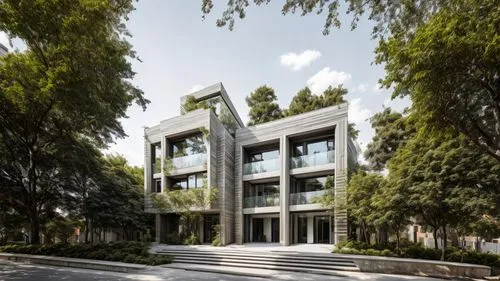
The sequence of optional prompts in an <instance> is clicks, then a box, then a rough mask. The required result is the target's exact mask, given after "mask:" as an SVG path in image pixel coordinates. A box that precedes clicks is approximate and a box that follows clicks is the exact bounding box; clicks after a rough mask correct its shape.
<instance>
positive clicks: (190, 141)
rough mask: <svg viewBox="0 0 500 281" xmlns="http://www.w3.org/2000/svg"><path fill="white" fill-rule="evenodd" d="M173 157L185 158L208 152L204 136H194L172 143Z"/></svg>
mask: <svg viewBox="0 0 500 281" xmlns="http://www.w3.org/2000/svg"><path fill="white" fill-rule="evenodd" d="M170 143H171V145H170V146H171V147H170V151H171V155H170V156H171V157H172V158H177V157H183V156H188V155H195V154H203V153H206V152H207V147H206V144H205V140H204V138H203V135H201V134H198V135H194V136H191V137H188V138H185V139H182V140H179V141H171V142H170Z"/></svg>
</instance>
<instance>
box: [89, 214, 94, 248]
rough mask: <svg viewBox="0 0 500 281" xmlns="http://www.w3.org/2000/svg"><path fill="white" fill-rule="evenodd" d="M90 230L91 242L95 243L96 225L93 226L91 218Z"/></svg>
mask: <svg viewBox="0 0 500 281" xmlns="http://www.w3.org/2000/svg"><path fill="white" fill-rule="evenodd" d="M89 232H90V243H92V244H94V227H93V226H92V219H89Z"/></svg>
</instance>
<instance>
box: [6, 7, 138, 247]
mask: <svg viewBox="0 0 500 281" xmlns="http://www.w3.org/2000/svg"><path fill="white" fill-rule="evenodd" d="M132 9H133V6H132V1H131V0H114V1H97V0H90V1H71V0H60V1H36V2H33V1H7V0H6V1H0V18H1V21H0V30H1V31H4V32H6V33H7V34H8V35H9V36H10V37H11V38H13V37H15V38H19V39H20V40H22V41H23V42H24V43H25V45H26V47H27V49H26V50H25V51H22V52H20V51H17V52H14V53H9V54H7V55H6V56H3V57H1V58H0V155H1V157H0V178H1V179H0V181H1V182H2V184H1V185H0V193H2V194H6V196H8V197H9V198H10V204H11V206H12V207H13V208H14V209H15V210H16V211H17V212H18V213H19V214H21V215H23V216H26V217H27V218H28V219H29V223H30V243H33V244H37V243H39V241H40V238H39V232H40V218H41V216H42V215H43V213H44V212H46V211H50V208H55V206H57V203H58V202H59V200H60V196H59V195H60V192H58V191H57V190H58V189H59V188H61V186H60V183H59V182H58V179H57V178H58V175H59V170H58V166H57V162H58V161H59V160H58V159H59V158H58V155H59V154H60V147H61V143H65V142H68V141H71V140H72V139H77V138H80V137H82V138H86V139H88V140H89V141H90V142H92V143H93V144H96V145H100V146H105V145H106V144H107V143H109V142H110V141H112V140H113V138H114V137H124V136H125V132H124V131H123V128H122V126H121V124H120V122H119V121H118V120H119V119H120V118H123V117H125V116H126V110H127V108H128V107H129V106H130V104H131V103H132V102H134V101H135V102H137V103H138V104H139V105H140V106H142V107H143V108H145V106H146V104H147V103H148V101H147V100H146V99H144V97H143V93H142V91H141V90H139V89H138V88H136V87H135V86H134V85H132V84H131V82H130V80H131V79H132V78H133V77H134V74H135V73H134V72H133V71H132V69H131V64H130V61H129V59H130V58H131V59H133V58H135V53H134V52H133V51H132V49H131V45H130V44H129V43H128V42H127V41H126V37H127V36H128V35H129V33H128V31H127V30H126V29H125V25H124V20H126V19H127V15H128V13H129V12H130V11H131V10H132Z"/></svg>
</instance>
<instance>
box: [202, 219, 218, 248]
mask: <svg viewBox="0 0 500 281" xmlns="http://www.w3.org/2000/svg"><path fill="white" fill-rule="evenodd" d="M218 224H219V215H205V216H204V217H203V243H212V240H213V239H214V237H215V235H216V233H215V226H216V225H218Z"/></svg>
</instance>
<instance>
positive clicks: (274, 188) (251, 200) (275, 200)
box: [243, 182, 280, 208]
mask: <svg viewBox="0 0 500 281" xmlns="http://www.w3.org/2000/svg"><path fill="white" fill-rule="evenodd" d="M279 195H280V185H279V182H271V183H262V184H250V183H248V182H247V183H245V186H244V191H243V197H244V198H243V201H244V202H243V205H244V206H243V207H244V208H255V207H271V206H279Z"/></svg>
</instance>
